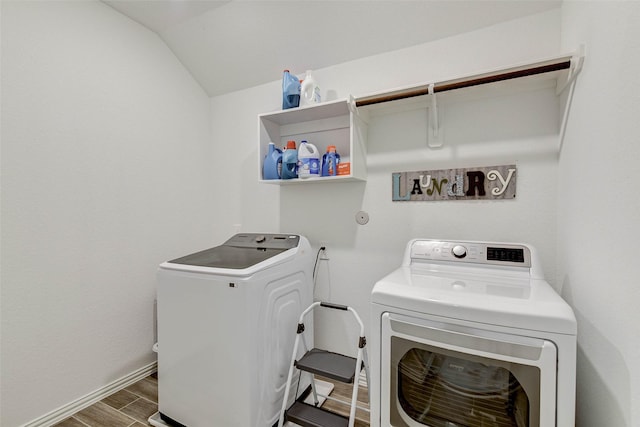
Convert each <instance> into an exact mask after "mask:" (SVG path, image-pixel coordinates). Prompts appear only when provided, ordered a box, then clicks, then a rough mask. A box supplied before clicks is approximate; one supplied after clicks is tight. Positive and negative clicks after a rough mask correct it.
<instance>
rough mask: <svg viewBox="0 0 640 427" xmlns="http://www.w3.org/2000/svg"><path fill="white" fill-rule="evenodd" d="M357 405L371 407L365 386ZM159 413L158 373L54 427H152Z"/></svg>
mask: <svg viewBox="0 0 640 427" xmlns="http://www.w3.org/2000/svg"><path fill="white" fill-rule="evenodd" d="M319 379H321V380H323V381H328V382H331V383H333V384H334V389H333V392H332V393H331V396H332V397H335V398H339V399H340V400H342V401H347V402H350V400H351V391H352V388H351V385H350V384H342V383H339V382H335V381H332V380H330V379H328V378H322V377H320V378H319ZM358 403H359V405H360V406H363V407H366V408H368V406H369V405H368V403H367V389H366V388H364V387H360V388H359V391H358ZM323 407H324V408H327V409H329V410H332V411H334V412H337V413H339V414H342V415H345V416H348V415H349V407H348V406H346V405H343V404H340V403H336V402H332V401H331V400H327V401H326V402H325V403H324V405H323ZM156 412H158V377H157V374H152V375H150V376H148V377H146V378H143V379H142V380H140V381H138V382H137V383H134V384H132V385H130V386H129V387H126V388H124V389H122V390H120V391H118V392H116V393H114V394H112V395H111V396H108V397H106V398H104V399H102V400H101V401H99V402H96V403H94V404H93V405H91V406H89V407H87V408H85V409H83V410H81V411H79V412H77V413H75V414H73V415H72V416H71V417H69V418H67V419H65V420H64V421H61V422H59V423H57V424H54V426H53V427H144V426H149V425H150V424H149V422H148V421H147V420H148V418H149V417H150V416H151V415H153V414H155V413H156ZM355 425H356V427H369V413H367V412H365V411H361V410H360V409H358V410H357V412H356V423H355ZM212 427H223V426H212Z"/></svg>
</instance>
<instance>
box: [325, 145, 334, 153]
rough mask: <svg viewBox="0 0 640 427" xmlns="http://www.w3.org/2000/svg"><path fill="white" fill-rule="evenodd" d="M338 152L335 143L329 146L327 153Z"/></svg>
mask: <svg viewBox="0 0 640 427" xmlns="http://www.w3.org/2000/svg"><path fill="white" fill-rule="evenodd" d="M335 152H336V146H335V145H329V146H328V147H327V153H335Z"/></svg>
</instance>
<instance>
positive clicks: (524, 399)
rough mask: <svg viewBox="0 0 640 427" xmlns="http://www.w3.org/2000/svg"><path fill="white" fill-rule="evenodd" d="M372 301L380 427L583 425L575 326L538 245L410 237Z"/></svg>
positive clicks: (374, 408)
mask: <svg viewBox="0 0 640 427" xmlns="http://www.w3.org/2000/svg"><path fill="white" fill-rule="evenodd" d="M371 302H372V304H371V305H372V311H371V313H372V319H371V322H372V326H371V327H372V331H371V337H372V339H371V345H370V348H371V353H370V358H371V389H372V390H371V425H372V426H375V427H377V426H384V427H388V426H393V427H422V426H431V427H440V426H467V427H481V426H496V427H554V426H557V427H573V426H574V418H575V415H574V414H575V381H576V376H575V371H576V332H577V327H576V320H575V316H574V313H573V311H572V310H571V308H570V306H569V305H568V304H567V303H566V302H565V301H564V300H563V299H562V298H561V297H560V296H559V295H558V294H557V293H556V292H555V291H554V289H553V288H552V287H551V286H550V285H549V284H548V283H547V282H546V281H545V280H544V277H543V273H542V268H541V264H540V261H539V259H538V256H537V253H536V251H535V249H534V248H533V247H531V246H530V245H525V244H509V243H492V242H475V241H442V240H429V239H414V240H411V241H410V242H409V243H408V244H407V246H406V250H405V254H404V258H403V262H402V265H401V266H400V267H399V268H398V269H396V270H395V271H393V272H392V273H390V274H389V275H387V276H386V277H384V278H382V279H381V280H379V281H378V282H377V283H376V284H375V286H374V288H373V291H372V295H371ZM374 338H375V339H374Z"/></svg>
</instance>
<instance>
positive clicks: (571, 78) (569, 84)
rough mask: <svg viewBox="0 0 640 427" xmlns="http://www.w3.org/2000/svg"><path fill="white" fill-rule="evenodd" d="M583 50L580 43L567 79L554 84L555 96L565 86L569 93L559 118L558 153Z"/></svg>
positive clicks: (565, 129)
mask: <svg viewBox="0 0 640 427" xmlns="http://www.w3.org/2000/svg"><path fill="white" fill-rule="evenodd" d="M584 50H585V48H584V44H581V45H580V47H579V49H578V52H577V53H576V54H575V55H573V56H572V57H571V63H570V65H569V74H568V75H567V79H566V80H565V81H564V82H563V83H562V84H560V83H559V82H558V85H557V86H556V95H557V96H560V95H561V94H562V93H563V92H564V91H565V90H566V89H567V88H569V93H568V94H567V97H566V100H565V104H564V108H563V111H562V117H561V120H560V135H559V140H560V141H559V146H558V155H560V153H561V152H562V146H563V145H564V136H565V134H566V132H567V123H568V121H569V111H571V104H572V102H573V91H574V89H575V86H576V77H578V74H579V73H580V71H581V70H582V64H583V63H584Z"/></svg>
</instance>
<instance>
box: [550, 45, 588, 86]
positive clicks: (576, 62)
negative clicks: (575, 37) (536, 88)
mask: <svg viewBox="0 0 640 427" xmlns="http://www.w3.org/2000/svg"><path fill="white" fill-rule="evenodd" d="M583 63H584V45H583V44H581V45H580V48H579V49H578V52H576V54H575V55H573V56H572V57H571V60H570V65H569V73H568V74H567V79H566V80H565V81H564V82H562V83H560V82H558V85H557V86H556V95H560V94H561V93H562V92H564V91H565V90H566V89H567V88H568V87H569V85H571V84H573V83H574V82H575V80H576V78H577V77H578V74H579V73H580V71H581V70H582V64H583Z"/></svg>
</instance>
